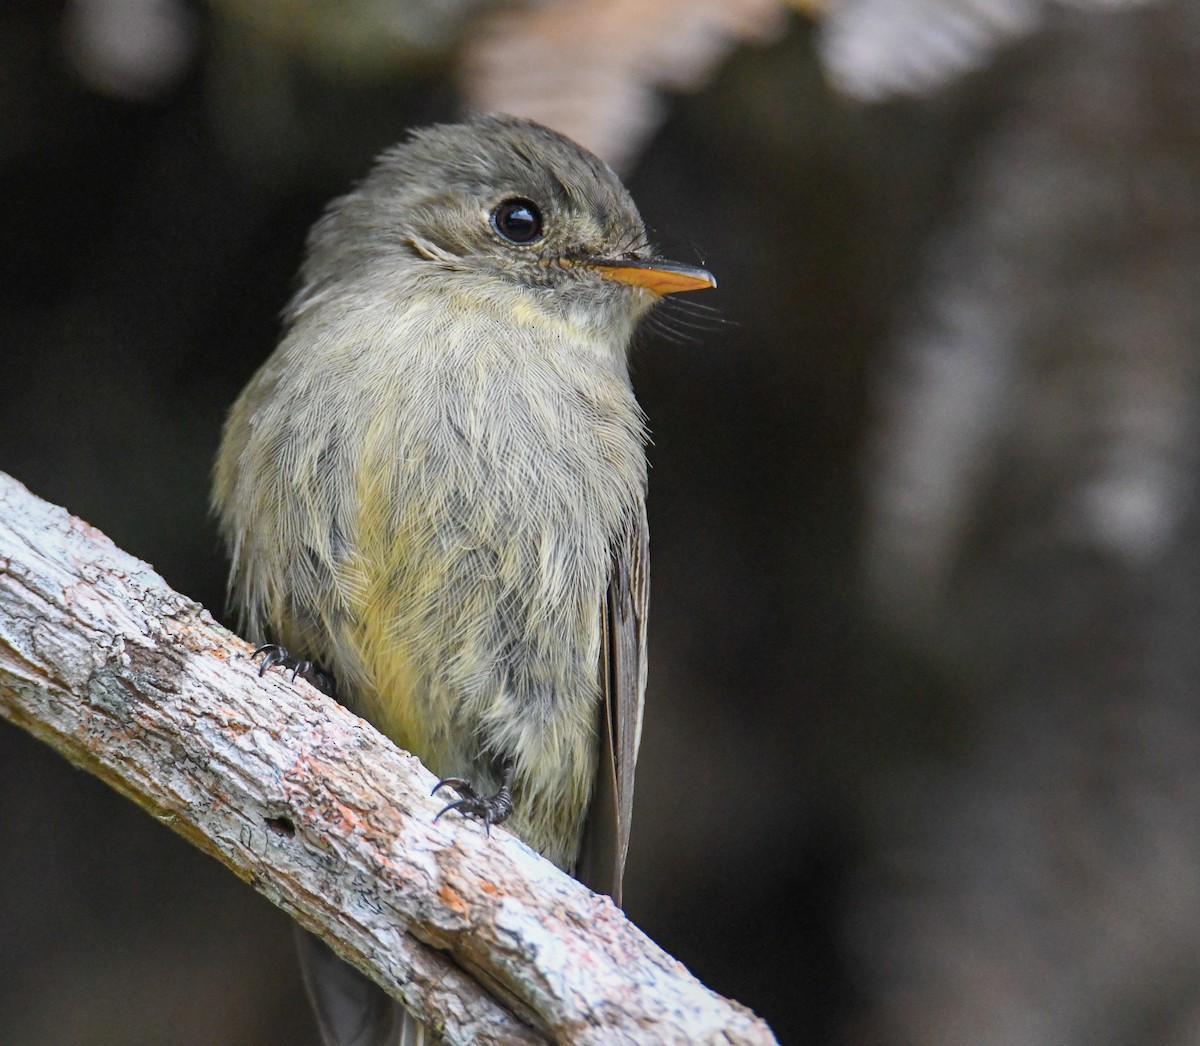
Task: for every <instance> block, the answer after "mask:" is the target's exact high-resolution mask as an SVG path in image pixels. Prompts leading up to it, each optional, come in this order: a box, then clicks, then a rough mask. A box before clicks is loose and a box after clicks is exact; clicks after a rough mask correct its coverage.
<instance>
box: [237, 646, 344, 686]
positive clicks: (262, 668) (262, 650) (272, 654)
mask: <svg viewBox="0 0 1200 1046" xmlns="http://www.w3.org/2000/svg"><path fill="white" fill-rule="evenodd" d="M260 655H261V656H262V664H261V665H259V668H258V674H259V675H260V676H261V675H262V674H263V673H265V672H266V670H267V669H268V668H274V667H275V666H276V665H278V666H279V667H280V668H282V669H283V670H284V671H285V672H286V671H287V670H288V669H289V668H290V669H291V670H292V681H293V682H295V679H296V676H300V677H302V678H304V679H307V680H308V681H309V682H310V683H312V685H313V686H315V687H316V688H317V689H318V690H320V691H321V693H323V694H325V695H326V696H328V697H337V686H336V685H335V684H334V682H333V676H331V675H330V674H329V673H328V672H326V671H325V669H323V668H319V667H318V666H317V665H314V664H313V663H312V662H311V661H305V660H302V659H301V658H298V657H293V656H292V655H291V654H290V653H288V649H287V647H285V646H280V644H278V643H265V644H264V645H262V646H260V647H259V648H258V649H257V650H255V651H254V653H253V654H251V655H250V656H251V657H258V656H260Z"/></svg>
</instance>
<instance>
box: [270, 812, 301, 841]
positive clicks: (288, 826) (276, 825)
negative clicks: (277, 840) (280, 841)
mask: <svg viewBox="0 0 1200 1046" xmlns="http://www.w3.org/2000/svg"><path fill="white" fill-rule="evenodd" d="M267 827H268V828H270V829H271V831H272V832H275V833H276V834H277V835H286V836H287V837H288V838H289V839H290V838H291V837H292V836H293V835H295V834H296V826H295V824H293V823H292V819H291V818H290V817H268V818H267Z"/></svg>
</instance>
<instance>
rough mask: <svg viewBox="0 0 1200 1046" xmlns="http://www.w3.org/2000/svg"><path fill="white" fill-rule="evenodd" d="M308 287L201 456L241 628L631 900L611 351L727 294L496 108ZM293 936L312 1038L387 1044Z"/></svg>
mask: <svg viewBox="0 0 1200 1046" xmlns="http://www.w3.org/2000/svg"><path fill="white" fill-rule="evenodd" d="M301 275H302V286H301V288H300V290H299V291H298V292H297V294H296V296H295V298H294V299H293V300H292V302H291V304H290V305H289V307H288V309H287V311H286V313H285V320H286V331H285V333H284V336H283V338H282V341H281V342H280V344H279V346H278V348H277V349H276V350H275V352H274V354H273V355H272V356H271V357H270V359H268V360H267V362H266V363H265V364H264V365H263V367H262V368H261V369H260V370H259V371H258V373H257V374H256V375H255V376H254V377H253V378H252V379H251V381H250V384H249V385H248V386H247V387H246V389H245V391H244V392H243V393H242V395H241V397H240V398H239V399H238V401H237V403H236V404H235V406H234V407H233V410H232V412H231V414H230V416H229V419H228V422H227V423H226V426H225V431H224V437H223V441H222V445H221V449H220V454H219V456H218V459H217V464H216V474H215V489H214V494H213V504H214V506H215V510H216V514H217V516H218V518H219V522H220V528H221V532H222V534H223V537H224V540H225V542H226V543H227V546H228V549H229V553H230V556H231V559H232V572H231V575H230V597H231V602H232V604H233V607H234V608H235V609H236V611H237V613H238V615H239V617H240V624H241V626H242V627H243V629H244V630H245V631H246V633H247V634H248V635H249V636H250V637H251V638H253V639H255V640H257V641H258V642H260V643H270V644H273V645H271V646H269V647H268V648H266V660H265V661H264V666H265V665H267V664H282V665H284V666H286V667H290V668H292V669H293V670H294V671H295V670H299V671H301V672H303V673H304V674H305V675H307V676H308V677H309V678H310V679H312V680H313V681H314V682H316V683H317V684H318V685H320V686H322V687H323V688H324V689H325V690H326V691H328V692H330V693H333V692H335V691H336V695H337V697H338V698H339V699H340V700H341V701H342V702H344V703H345V704H347V705H348V706H349V707H351V708H352V709H353V710H355V711H356V712H358V713H359V714H360V715H362V716H364V717H365V718H366V719H368V720H370V721H371V722H372V723H374V724H375V725H376V726H377V727H378V728H379V729H380V730H382V731H383V732H384V733H385V734H387V735H388V736H389V737H390V738H392V740H394V741H395V742H396V744H398V745H399V746H401V747H402V748H405V749H407V750H408V751H410V752H413V753H414V754H416V755H417V756H418V757H419V758H420V759H421V760H422V761H423V762H424V763H425V764H426V765H427V766H429V767H430V769H432V770H433V772H434V773H436V774H438V775H441V776H443V777H444V778H446V780H445V781H444V782H443V784H446V785H449V786H451V787H453V788H454V790H455V791H456V792H457V793H458V795H459V796H460V798H459V799H458V800H456V801H455V802H453V803H451V804H450V806H449V807H447V809H456V810H457V811H459V812H461V813H463V814H466V815H469V816H474V817H477V818H479V819H481V820H482V821H484V822H485V823H486V824H494V823H499V822H501V821H507V823H508V826H509V827H510V828H511V829H512V831H514V832H515V833H516V834H517V835H518V836H520V837H521V838H522V839H523V840H524V841H525V842H526V843H528V844H529V845H530V846H531V847H533V848H534V849H536V850H538V851H539V852H540V853H542V854H544V855H545V856H546V857H548V858H549V859H550V860H552V861H554V862H555V863H556V864H558V865H559V866H560V867H562V868H564V869H566V870H567V871H569V872H571V873H573V874H575V875H576V876H577V877H578V878H580V879H581V880H582V881H584V882H585V883H587V884H588V885H589V886H591V887H592V888H593V889H596V890H599V891H602V892H605V893H608V894H611V895H612V897H613V898H614V899H615V900H616V901H617V902H618V903H620V898H621V877H622V874H623V870H624V866H625V855H626V850H627V846H628V840H629V826H630V816H631V812H632V802H633V775H634V764H635V761H636V758H637V751H638V743H639V739H640V732H641V719H642V698H643V693H644V690H645V678H646V647H645V628H646V601H647V591H648V589H647V584H648V574H647V571H648V560H647V555H648V551H647V533H646V512H645V495H646V459H645V450H644V442H645V436H646V433H645V427H644V418H643V415H642V412H641V410H640V408H639V407H638V404H637V402H636V400H635V399H634V396H633V391H632V388H631V386H630V380H629V372H628V367H627V352H628V346H629V342H630V338H631V335H632V334H633V331H634V328H635V326H636V324H637V322H638V320H639V318H640V317H642V316H643V315H644V314H645V313H646V311H647V310H648V309H649V308H650V307H651V306H653V305H654V303H655V302H656V301H658V300H659V298H660V297H661V296H663V295H666V294H671V293H674V292H677V291H688V290H697V289H701V288H706V287H712V286H715V283H716V281H715V280H714V279H713V277H712V276H711V275H710V274H709V273H707V272H705V271H704V270H703V269H697V268H692V267H689V266H685V265H679V264H676V263H674V262H668V261H664V260H662V259H659V258H656V257H654V256H653V252H652V251H651V250H650V248H649V245H648V243H647V239H646V232H645V228H644V226H643V224H642V220H641V217H640V216H639V214H638V211H637V209H636V207H635V206H634V203H633V201H632V199H631V198H630V196H629V194H628V192H627V191H626V190H625V188H624V187H623V186H622V185H621V183H620V181H619V180H618V178H617V176H616V175H615V174H614V173H613V172H612V171H611V170H610V169H609V168H608V167H607V166H605V165H604V164H603V163H602V162H601V161H600V160H598V159H597V158H596V157H595V156H593V155H591V154H590V153H588V152H586V151H585V150H583V149H581V148H580V147H579V146H577V145H575V144H574V143H573V142H571V141H569V140H567V139H566V138H563V137H562V136H561V135H558V134H556V133H554V132H553V131H550V130H548V129H546V128H545V127H541V126H539V125H537V124H534V123H530V122H527V121H522V120H516V119H511V118H506V117H494V116H487V117H479V118H476V119H473V120H471V121H470V122H467V123H463V124H457V125H440V126H434V127H430V128H427V129H425V130H421V131H417V132H415V133H414V134H412V136H411V137H410V138H409V139H408V140H407V141H406V142H404V143H403V144H401V145H399V146H397V147H395V148H393V149H392V150H390V151H388V152H386V153H384V154H383V155H382V156H381V157H380V159H379V161H378V162H377V164H376V166H375V167H374V169H373V170H372V171H371V172H370V174H369V175H368V176H367V178H366V179H365V180H364V181H363V182H362V183H361V184H360V185H359V186H358V188H357V189H355V190H354V191H353V192H351V193H350V194H349V195H347V196H345V197H342V198H341V199H339V200H336V201H335V202H334V203H333V204H332V205H331V206H330V208H329V210H328V212H327V213H326V214H325V216H324V217H323V218H322V219H321V220H320V221H319V222H318V223H317V224H316V226H315V227H314V228H313V230H312V233H311V234H310V236H309V240H308V251H307V257H306V260H305V262H304V266H303V269H302V273H301ZM439 787H441V786H439ZM309 941H310V944H309V945H308V946H307V952H308V955H307V960H306V980H307V983H308V985H309V991H310V995H312V997H313V1000H314V1005H315V1008H316V1011H317V1015H318V1020H319V1022H320V1024H321V1026H322V1034H323V1036H324V1038H325V1041H326V1042H327V1043H360V1042H361V1043H367V1042H377V1041H383V1040H382V1038H380V1036H381V1035H382V1030H381V1029H382V1027H383V1025H385V1024H386V1023H387V1022H388V1021H389V1020H390V1019H391V1012H390V1003H386V1004H385V1003H384V1002H381V1001H380V1000H381V999H386V997H385V996H383V995H382V993H381V992H380V993H379V996H378V997H376V996H373V995H372V994H371V991H372V990H373V988H374V986H369V987H368V984H367V982H365V980H362V979H361V978H360V977H359V975H358V974H357V973H356V972H355V971H353V970H351V968H350V967H348V966H345V965H344V964H341V963H340V962H339V961H338V960H336V959H334V958H333V956H332V953H329V952H327V951H325V950H323V946H321V945H319V944H318V943H316V942H315V939H309ZM400 1025H401V1027H402V1028H403V1031H404V1034H406V1035H409V1036H410V1037H411V1041H417V1039H418V1038H419V1033H418V1032H417V1031H416V1030H415V1027H416V1026H415V1022H413V1021H412V1019H411V1018H410V1017H408V1016H407V1015H406V1014H403V1013H401V1016H400ZM406 1041H408V1040H406Z"/></svg>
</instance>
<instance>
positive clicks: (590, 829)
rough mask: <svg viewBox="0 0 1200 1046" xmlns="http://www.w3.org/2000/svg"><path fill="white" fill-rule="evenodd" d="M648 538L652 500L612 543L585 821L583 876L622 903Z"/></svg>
mask: <svg viewBox="0 0 1200 1046" xmlns="http://www.w3.org/2000/svg"><path fill="white" fill-rule="evenodd" d="M649 599H650V538H649V530H648V529H647V526H646V507H645V505H641V506H639V508H638V511H637V513H636V514H635V515H634V517H633V519H632V520H631V521H630V525H629V527H628V528H627V529H626V531H625V532H624V533H623V534H622V535H621V537H620V538H618V540H617V541H616V542H615V543H614V545H613V549H612V572H611V574H610V575H609V581H608V593H607V596H606V598H605V601H604V608H603V615H602V616H603V634H602V636H601V653H600V661H601V665H600V670H601V679H602V682H603V687H604V700H603V702H602V704H601V708H600V765H599V767H598V770H597V774H596V787H595V791H594V793H593V796H592V803H591V806H590V808H589V809H588V817H587V823H586V825H585V826H584V834H583V845H582V847H581V850H580V858H579V867H578V869H577V873H576V874H577V878H578V879H579V880H580V882H582V883H584V884H585V885H586V886H588V887H590V888H591V889H593V890H595V891H597V892H598V893H606V894H609V895H610V896H611V897H612V899H613V900H614V901H615V902H616V903H617V904H620V903H621V880H622V878H623V876H624V874H625V855H626V853H627V852H628V850H629V828H630V823H631V821H632V819H633V775H634V769H635V768H636V766H637V754H638V746H639V745H640V744H641V740H642V706H643V702H644V699H645V694H646V610H647V607H648V604H649Z"/></svg>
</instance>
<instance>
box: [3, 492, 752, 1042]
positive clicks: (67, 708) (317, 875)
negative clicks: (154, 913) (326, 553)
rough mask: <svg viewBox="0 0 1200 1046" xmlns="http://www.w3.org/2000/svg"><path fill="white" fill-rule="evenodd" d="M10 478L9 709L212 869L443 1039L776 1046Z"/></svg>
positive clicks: (194, 609) (534, 860)
mask: <svg viewBox="0 0 1200 1046" xmlns="http://www.w3.org/2000/svg"><path fill="white" fill-rule="evenodd" d="M249 653H250V648H249V647H248V646H247V644H246V643H244V642H243V641H242V640H240V639H238V638H237V637H236V636H234V635H232V634H231V633H230V632H228V631H227V630H226V629H224V628H222V627H221V626H219V625H217V624H216V623H215V622H214V621H213V619H212V618H211V616H210V615H209V614H208V612H207V611H205V610H204V609H203V608H202V607H201V606H199V605H198V604H197V603H195V602H192V601H191V600H189V599H187V598H185V597H183V596H181V595H179V594H178V593H176V592H174V591H172V590H171V589H170V588H169V586H168V585H167V584H166V583H165V582H164V581H163V580H162V578H160V577H159V576H158V575H157V574H156V573H155V572H154V571H153V570H152V569H151V568H150V567H149V566H148V565H146V564H145V563H142V562H140V561H139V560H137V559H135V558H133V557H132V556H130V555H128V554H126V553H124V552H122V551H121V550H120V549H118V548H116V547H115V546H114V545H113V544H112V542H111V541H109V539H108V538H106V537H105V536H104V535H103V534H101V533H100V532H99V531H97V530H96V529H94V528H93V527H91V526H89V525H88V524H86V523H84V522H82V521H81V520H79V519H76V518H74V517H72V516H70V515H69V514H68V513H67V512H66V511H65V510H63V509H61V508H58V507H55V506H53V505H49V504H47V503H46V502H44V501H41V500H39V499H38V498H36V497H34V496H33V495H31V494H30V493H29V492H28V491H27V490H25V488H24V487H22V486H21V485H20V484H19V483H17V482H16V481H15V480H12V479H10V478H9V477H7V476H4V475H3V474H2V473H0V716H3V717H4V718H6V719H8V720H9V721H10V722H13V723H15V724H16V725H18V726H20V727H23V728H24V729H26V730H28V731H29V732H30V733H32V734H34V735H35V736H36V737H38V738H40V739H41V740H43V741H45V742H46V743H47V744H49V745H51V746H52V747H53V748H55V749H56V750H57V751H59V752H60V753H61V754H62V755H64V756H65V757H66V758H67V759H69V760H70V761H71V762H72V763H74V764H75V765H77V766H79V767H81V768H82V769H85V770H87V771H88V772H90V773H93V774H95V775H96V776H97V777H100V778H101V779H102V780H104V781H106V782H108V783H109V784H110V785H112V786H113V787H114V788H116V789H117V790H118V791H119V792H121V793H122V794H124V795H126V796H128V797H129V798H131V799H133V801H134V802H136V803H137V804H138V805H139V806H141V807H143V808H144V809H146V810H148V811H149V812H150V813H152V814H153V815H154V816H155V817H158V818H159V819H161V820H162V821H163V822H165V823H166V824H168V825H170V827H172V828H173V829H175V831H177V832H178V833H179V834H180V835H182V836H184V838H186V839H188V840H189V841H190V842H192V843H193V844H195V845H196V846H198V847H200V848H201V849H202V850H204V851H205V852H207V853H209V854H211V855H212V856H214V857H216V858H217V859H218V860H220V861H222V862H223V863H224V864H226V865H227V866H228V867H229V868H231V869H232V870H233V871H234V872H236V873H237V874H238V875H239V876H241V878H243V879H245V880H246V881H247V882H249V883H251V884H252V885H253V886H254V887H255V889H257V890H258V891H259V892H260V893H262V894H263V895H264V896H266V897H268V898H269V899H270V900H271V901H273V902H274V903H275V904H277V905H279V906H280V907H281V908H283V909H284V910H285V911H287V912H288V913H289V914H291V915H292V916H293V917H294V918H296V919H297V920H298V921H299V922H300V923H301V924H302V925H303V926H305V927H306V928H308V929H310V930H312V931H314V932H315V933H317V934H318V935H320V936H321V937H323V938H324V939H325V940H327V941H328V942H329V943H330V944H331V945H332V946H333V947H334V948H335V949H336V950H337V951H338V952H339V954H341V955H342V956H343V957H345V958H346V959H348V960H349V961H350V962H352V963H353V964H354V965H355V966H357V967H358V968H359V969H361V970H363V971H364V972H365V973H367V974H368V976H370V977H372V978H374V979H375V980H376V981H378V982H379V983H380V984H381V985H383V986H384V988H386V989H387V990H388V991H389V992H391V993H392V994H393V995H395V996H396V997H397V998H398V999H401V1000H402V1001H403V1002H404V1003H405V1005H407V1006H408V1007H409V1008H410V1009H411V1010H412V1011H413V1012H414V1013H416V1014H417V1015H418V1016H419V1017H421V1018H422V1019H424V1020H426V1021H427V1022H428V1023H430V1024H431V1025H432V1026H434V1027H435V1028H439V1029H441V1030H442V1031H443V1034H444V1035H445V1037H446V1038H447V1040H448V1041H450V1042H452V1043H468V1042H470V1043H534V1042H542V1041H545V1040H546V1039H547V1038H548V1039H551V1040H556V1041H559V1042H564V1043H621V1042H630V1043H632V1042H637V1043H646V1042H655V1043H673V1042H678V1043H685V1042H686V1043H703V1042H714V1043H718V1042H719V1043H772V1042H774V1041H775V1040H774V1038H773V1037H772V1035H771V1032H770V1030H769V1029H768V1028H767V1026H766V1025H765V1023H763V1022H762V1021H761V1020H759V1019H758V1018H756V1017H755V1016H754V1015H753V1014H752V1013H750V1011H748V1010H747V1009H745V1008H744V1007H742V1006H740V1005H738V1004H737V1003H733V1002H730V1001H728V1000H726V999H723V998H722V997H720V996H719V995H717V994H716V993H714V992H712V991H710V990H709V989H707V988H705V987H704V986H703V985H702V984H700V983H699V982H698V981H696V980H695V978H694V977H692V976H691V974H689V973H688V971H687V970H686V969H685V968H684V967H683V965H682V964H681V963H679V962H678V961H677V960H675V959H673V958H671V957H670V956H669V955H667V954H666V953H664V952H663V951H662V950H661V949H660V948H658V947H657V946H656V945H655V944H654V943H653V942H652V941H651V940H650V939H649V938H647V937H646V936H645V935H644V934H643V933H642V932H641V931H640V930H638V929H637V927H635V926H634V925H633V924H632V923H630V922H629V920H628V919H626V918H625V916H624V915H623V914H622V913H621V912H620V911H619V910H618V909H617V908H616V907H615V906H614V905H613V904H612V903H611V902H610V901H609V900H608V899H607V898H604V897H598V896H596V895H594V894H592V893H590V892H589V891H588V890H586V889H585V888H584V887H582V886H581V885H580V884H579V883H577V882H575V881H574V880H573V879H571V878H570V877H568V876H566V875H564V874H563V873H562V872H560V871H559V870H558V869H556V868H555V867H554V866H552V865H551V864H549V863H548V862H546V861H544V860H542V859H541V858H540V857H538V856H537V855H536V854H534V853H533V852H532V851H530V850H529V849H528V848H527V847H525V846H524V845H523V844H522V843H520V842H519V841H518V840H517V839H516V838H515V837H513V836H511V835H509V834H508V833H507V832H505V831H503V830H502V829H493V830H492V833H491V835H490V837H488V836H486V835H485V834H484V832H483V830H482V829H481V828H480V827H479V826H478V824H476V823H474V822H465V821H463V820H461V819H459V818H455V817H447V818H443V819H442V820H441V821H438V822H437V823H436V824H435V823H434V820H433V818H434V815H435V814H436V813H437V811H438V809H439V808H440V807H441V805H442V804H443V803H444V799H441V798H437V799H434V798H430V794H429V793H430V789H431V788H432V786H433V784H434V779H433V777H432V775H430V773H429V772H428V771H427V770H426V769H425V768H424V767H423V766H422V765H421V764H420V763H419V762H418V761H417V760H416V759H415V758H414V757H413V756H411V755H408V754H407V753H405V752H401V751H399V750H398V749H396V748H395V747H394V746H393V745H392V744H391V743H390V742H389V741H388V740H387V739H386V738H384V737H383V736H382V735H380V734H379V733H378V732H377V731H375V730H374V729H373V728H372V727H371V726H370V725H369V724H367V723H365V722H363V721H362V720H361V719H359V718H357V717H356V716H354V715H353V714H351V713H350V712H348V711H347V710H346V709H344V708H342V707H341V706H340V705H338V704H337V703H336V702H335V701H332V700H330V699H329V698H327V697H325V696H324V695H323V694H321V693H319V692H318V691H317V690H315V689H314V688H313V687H311V686H309V685H308V684H306V683H304V682H303V681H297V682H295V683H293V682H292V681H291V679H290V677H288V676H287V675H285V674H283V673H279V672H269V673H267V675H266V677H265V678H262V679H260V678H258V676H257V675H256V672H255V671H254V668H253V665H252V664H251V662H250V661H249V660H248V654H249Z"/></svg>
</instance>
